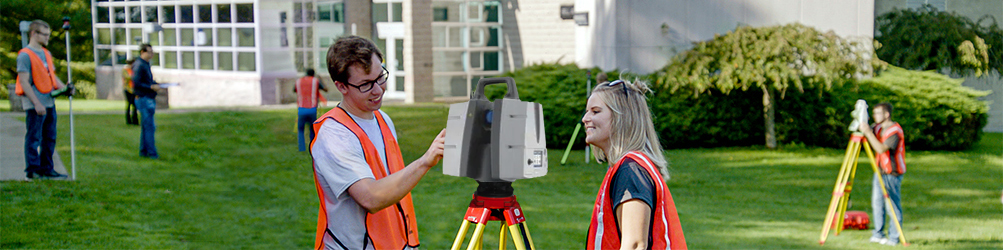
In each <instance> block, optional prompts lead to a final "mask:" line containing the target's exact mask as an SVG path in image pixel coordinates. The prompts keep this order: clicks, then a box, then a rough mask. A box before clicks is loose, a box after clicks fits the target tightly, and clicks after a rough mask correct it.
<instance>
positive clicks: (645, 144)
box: [591, 80, 669, 180]
mask: <svg viewBox="0 0 1003 250" xmlns="http://www.w3.org/2000/svg"><path fill="white" fill-rule="evenodd" d="M619 81H622V83H617V81H614V82H605V83H602V84H599V85H598V86H596V87H595V88H594V89H592V95H595V96H596V97H598V98H599V99H600V100H602V101H603V103H605V104H606V106H608V107H609V109H610V111H612V112H613V113H612V114H610V126H611V127H612V128H616V129H612V130H611V131H610V135H609V152H604V151H603V150H602V149H601V148H599V147H597V146H595V145H592V146H591V147H592V155H593V156H595V158H596V160H598V161H606V162H607V163H608V164H609V165H610V166H612V165H613V164H616V161H617V160H619V159H620V158H623V156H624V155H626V154H627V153H629V152H631V151H640V152H641V153H644V155H646V156H648V158H650V159H651V162H652V163H654V164H655V166H657V167H658V170H659V172H660V173H661V175H662V178H663V179H665V180H668V179H669V171H668V162H667V161H666V160H665V155H664V154H663V151H662V145H661V144H660V143H659V141H658V133H656V132H655V124H654V123H653V122H652V119H651V109H649V108H648V102H647V97H645V94H646V93H649V92H651V89H649V88H648V85H647V84H646V83H645V82H642V81H640V80H634V82H630V81H626V80H619ZM610 85H612V86H610ZM611 159H612V160H611Z"/></svg>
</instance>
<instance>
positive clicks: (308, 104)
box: [293, 69, 327, 152]
mask: <svg viewBox="0 0 1003 250" xmlns="http://www.w3.org/2000/svg"><path fill="white" fill-rule="evenodd" d="M321 90H323V91H324V92H327V87H325V86H324V84H322V83H320V80H319V79H317V78H316V77H314V71H313V69H306V76H304V77H302V78H300V79H299V81H297V82H296V86H293V92H295V93H296V104H297V106H299V108H298V109H297V113H298V115H297V116H298V117H299V118H298V119H297V122H296V131H297V132H296V137H297V138H298V142H299V146H300V152H303V151H306V142H307V140H305V139H304V138H303V127H305V126H310V125H312V124H313V121H315V120H317V103H318V102H325V103H326V102H327V100H325V99H324V96H323V95H321V94H320V91H321ZM309 130H310V140H309V141H313V137H314V131H313V129H309Z"/></svg>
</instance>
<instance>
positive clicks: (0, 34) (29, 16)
mask: <svg viewBox="0 0 1003 250" xmlns="http://www.w3.org/2000/svg"><path fill="white" fill-rule="evenodd" d="M64 16H66V17H69V18H70V20H71V22H70V24H71V28H70V31H69V33H70V43H72V44H71V46H72V49H73V51H72V57H73V58H72V59H73V61H85V62H89V61H93V60H94V52H93V51H94V42H93V39H94V36H93V35H92V33H93V32H92V31H91V3H90V1H89V0H45V1H38V0H5V1H0V24H3V25H0V53H2V55H0V57H2V56H5V55H6V54H7V52H17V51H18V50H20V49H21V31H20V27H19V25H18V23H19V22H20V21H31V20H35V19H41V20H43V21H45V22H48V23H49V28H50V29H52V37H51V39H50V40H49V47H48V49H49V51H50V52H52V56H53V57H57V58H60V59H66V37H65V34H63V29H62V27H63V17H64ZM15 63H16V61H15V60H10V59H9V58H4V59H0V68H3V70H0V71H2V72H0V78H8V77H13V76H16V75H17V73H16V64H15ZM64 80H65V78H64Z"/></svg>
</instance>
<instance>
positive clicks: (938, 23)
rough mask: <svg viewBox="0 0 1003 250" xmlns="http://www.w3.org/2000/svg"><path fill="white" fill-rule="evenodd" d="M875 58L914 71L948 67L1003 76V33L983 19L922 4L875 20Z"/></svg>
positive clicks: (993, 22) (991, 21)
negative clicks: (1001, 73)
mask: <svg viewBox="0 0 1003 250" xmlns="http://www.w3.org/2000/svg"><path fill="white" fill-rule="evenodd" d="M875 23H876V25H877V31H878V32H876V33H877V34H876V35H875V37H874V39H875V40H877V41H878V42H880V43H881V47H880V48H878V49H877V54H878V57H879V58H881V59H882V60H884V61H886V62H888V63H890V64H892V65H896V66H899V67H903V68H906V69H912V70H940V69H945V68H949V69H950V70H951V72H952V73H955V74H960V75H974V76H981V75H982V74H984V73H988V72H989V71H992V70H997V71H1000V72H1003V30H1001V29H1000V27H999V25H998V24H997V23H996V19H994V18H993V17H992V16H989V15H986V16H984V17H982V18H980V19H979V20H978V22H974V21H972V20H971V19H969V18H967V17H964V16H961V15H958V14H957V13H949V12H944V11H939V10H937V9H936V8H934V7H933V6H930V5H925V6H923V7H922V8H919V9H895V10H893V11H891V12H888V13H885V14H882V15H880V16H878V17H877V19H876V20H875Z"/></svg>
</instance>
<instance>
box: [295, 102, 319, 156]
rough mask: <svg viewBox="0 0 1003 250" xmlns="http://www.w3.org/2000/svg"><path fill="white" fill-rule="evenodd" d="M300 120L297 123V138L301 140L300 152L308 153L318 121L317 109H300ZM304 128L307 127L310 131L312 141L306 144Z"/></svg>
mask: <svg viewBox="0 0 1003 250" xmlns="http://www.w3.org/2000/svg"><path fill="white" fill-rule="evenodd" d="M297 116H299V119H297V120H298V121H297V122H296V137H297V138H298V139H299V140H298V141H299V145H300V152H303V151H306V147H307V146H309V145H310V143H311V142H313V138H314V136H316V135H314V133H315V132H314V131H313V122H314V121H316V120H317V108H299V110H298V115H297ZM303 126H306V128H307V129H309V130H310V141H306V142H304V138H303Z"/></svg>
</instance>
